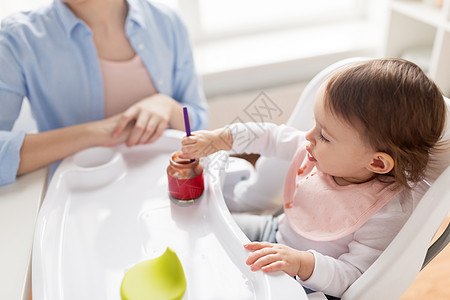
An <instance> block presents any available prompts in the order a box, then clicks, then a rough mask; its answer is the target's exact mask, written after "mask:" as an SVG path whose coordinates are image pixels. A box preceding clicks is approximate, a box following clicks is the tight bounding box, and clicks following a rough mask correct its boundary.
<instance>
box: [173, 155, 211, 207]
mask: <svg viewBox="0 0 450 300" xmlns="http://www.w3.org/2000/svg"><path fill="white" fill-rule="evenodd" d="M179 154H180V152H175V153H172V155H171V156H170V160H169V166H168V167H167V178H168V182H169V194H170V195H171V196H172V197H173V198H175V199H178V200H193V199H195V198H198V197H200V196H201V194H202V193H203V190H204V182H203V167H202V165H200V164H199V160H198V159H193V160H191V159H184V158H180V157H179Z"/></svg>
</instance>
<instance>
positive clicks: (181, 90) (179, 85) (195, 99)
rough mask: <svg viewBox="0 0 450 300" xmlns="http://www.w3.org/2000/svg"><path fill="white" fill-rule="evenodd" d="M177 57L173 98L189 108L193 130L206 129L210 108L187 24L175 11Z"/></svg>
mask: <svg viewBox="0 0 450 300" xmlns="http://www.w3.org/2000/svg"><path fill="white" fill-rule="evenodd" d="M174 21H175V36H176V46H175V47H176V49H175V50H176V51H175V53H176V58H175V70H174V82H173V85H174V86H173V91H174V92H173V98H174V99H175V100H177V101H179V102H180V103H181V104H182V105H185V106H187V107H188V109H189V118H190V121H191V127H192V130H199V129H206V128H207V126H208V123H209V108H208V104H207V102H206V98H205V94H204V92H203V87H202V84H201V81H200V78H199V76H198V75H197V72H196V70H195V64H194V58H193V54H192V47H191V43H190V40H189V34H188V31H187V29H186V26H185V25H184V23H183V22H182V20H181V19H180V17H179V16H178V15H177V14H175V13H174Z"/></svg>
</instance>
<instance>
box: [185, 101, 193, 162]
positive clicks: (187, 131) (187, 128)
mask: <svg viewBox="0 0 450 300" xmlns="http://www.w3.org/2000/svg"><path fill="white" fill-rule="evenodd" d="M183 115H184V128H185V129H186V136H191V125H190V124H189V114H188V110H187V107H186V106H183ZM194 161H195V159H191V162H194Z"/></svg>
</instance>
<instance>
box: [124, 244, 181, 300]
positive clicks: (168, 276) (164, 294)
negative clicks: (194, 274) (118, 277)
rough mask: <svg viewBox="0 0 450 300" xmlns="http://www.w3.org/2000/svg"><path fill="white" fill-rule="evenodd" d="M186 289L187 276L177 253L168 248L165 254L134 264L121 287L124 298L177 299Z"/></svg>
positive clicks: (131, 299) (128, 299)
mask: <svg viewBox="0 0 450 300" xmlns="http://www.w3.org/2000/svg"><path fill="white" fill-rule="evenodd" d="M185 291H186V277H185V276H184V271H183V267H182V266H181V263H180V260H179V259H178V256H177V254H176V253H175V252H174V251H173V250H172V249H170V248H169V247H168V248H167V249H166V252H164V254H163V255H161V256H160V257H157V258H155V259H150V260H146V261H143V262H141V263H138V264H136V265H135V266H133V267H132V268H131V269H130V270H128V272H127V273H126V274H125V276H124V277H123V280H122V285H121V288H120V294H121V296H122V300H149V299H152V300H177V299H181V298H182V297H183V295H184V292H185Z"/></svg>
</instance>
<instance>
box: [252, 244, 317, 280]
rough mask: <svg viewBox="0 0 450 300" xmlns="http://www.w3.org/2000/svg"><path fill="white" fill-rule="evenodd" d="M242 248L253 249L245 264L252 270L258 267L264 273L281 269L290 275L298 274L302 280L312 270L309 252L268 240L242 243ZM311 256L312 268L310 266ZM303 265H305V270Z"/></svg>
mask: <svg viewBox="0 0 450 300" xmlns="http://www.w3.org/2000/svg"><path fill="white" fill-rule="evenodd" d="M244 248H245V249H247V250H251V251H254V252H253V253H252V254H250V255H249V257H248V258H247V261H246V264H247V265H250V266H251V267H250V268H251V270H252V271H256V270H259V269H261V270H262V271H263V272H265V273H268V272H275V271H283V272H285V273H286V274H288V275H290V276H295V275H298V276H300V278H302V279H303V280H306V279H307V278H309V276H311V274H312V271H313V270H314V255H313V254H312V253H310V252H305V251H299V250H296V249H293V248H290V247H288V246H286V245H283V244H273V243H268V242H261V243H257V242H255V243H250V244H246V245H244ZM311 256H312V269H311V267H310V262H311V261H310V259H311ZM305 267H307V269H306V270H305ZM305 271H306V274H305ZM308 273H309V274H308Z"/></svg>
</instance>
